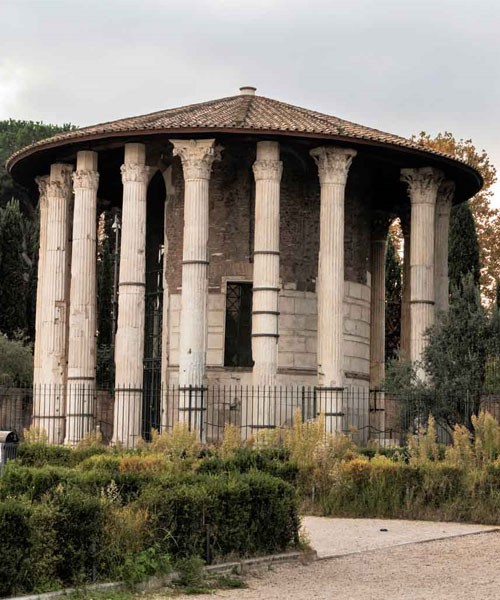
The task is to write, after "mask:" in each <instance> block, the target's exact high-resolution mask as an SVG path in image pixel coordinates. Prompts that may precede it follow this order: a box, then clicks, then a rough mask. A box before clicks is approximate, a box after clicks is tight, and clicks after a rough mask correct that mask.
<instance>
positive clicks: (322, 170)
mask: <svg viewBox="0 0 500 600" xmlns="http://www.w3.org/2000/svg"><path fill="white" fill-rule="evenodd" d="M309 154H310V155H311V156H312V157H313V158H314V161H315V163H316V164H317V165H318V172H319V180H320V183H321V185H323V184H325V183H336V184H338V185H345V183H346V181H347V174H348V173H349V167H350V166H351V163H352V159H353V158H354V157H355V156H356V154H357V152H356V150H352V149H350V148H337V147H334V146H321V147H320V148H314V149H313V150H311V152H310V153H309Z"/></svg>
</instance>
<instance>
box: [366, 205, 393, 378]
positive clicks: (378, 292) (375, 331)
mask: <svg viewBox="0 0 500 600" xmlns="http://www.w3.org/2000/svg"><path fill="white" fill-rule="evenodd" d="M372 223H373V226H372V237H371V252H370V273H371V300H370V387H371V388H372V389H377V388H380V385H381V383H382V381H383V379H384V373H385V255H386V250H387V232H388V227H389V219H388V218H384V217H383V216H377V217H376V218H375V219H372Z"/></svg>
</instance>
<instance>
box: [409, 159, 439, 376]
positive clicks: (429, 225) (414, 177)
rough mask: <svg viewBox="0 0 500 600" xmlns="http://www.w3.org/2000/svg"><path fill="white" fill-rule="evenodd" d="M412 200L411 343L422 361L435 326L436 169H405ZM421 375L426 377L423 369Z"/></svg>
mask: <svg viewBox="0 0 500 600" xmlns="http://www.w3.org/2000/svg"><path fill="white" fill-rule="evenodd" d="M401 179H402V181H404V182H406V183H407V184H408V193H409V196H410V200H411V252H410V255H411V257H410V269H411V274H410V278H411V284H410V285H411V306H410V310H411V343H410V358H411V360H412V361H413V362H415V361H420V360H421V358H422V352H423V350H424V348H425V345H426V339H425V332H426V331H427V329H428V328H429V327H431V326H432V325H433V324H434V314H435V289H434V233H435V213H436V197H437V192H438V188H439V185H440V183H441V181H442V179H443V175H442V173H441V172H440V171H438V170H436V169H434V168H432V167H424V168H420V169H402V170H401ZM418 371H419V376H420V377H421V378H424V377H425V376H424V373H423V370H422V369H419V370H418Z"/></svg>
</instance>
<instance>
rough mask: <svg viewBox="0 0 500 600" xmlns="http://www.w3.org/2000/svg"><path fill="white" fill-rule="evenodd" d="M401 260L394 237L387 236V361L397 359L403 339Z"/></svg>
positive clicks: (390, 234) (391, 235)
mask: <svg viewBox="0 0 500 600" xmlns="http://www.w3.org/2000/svg"><path fill="white" fill-rule="evenodd" d="M401 273H402V269H401V259H400V257H399V254H398V252H397V250H396V245H395V243H394V235H393V234H392V233H390V232H389V235H388V236H387V252H386V255H385V359H386V361H390V360H393V359H395V358H396V357H397V352H398V350H399V342H400V338H401V289H402V288H401Z"/></svg>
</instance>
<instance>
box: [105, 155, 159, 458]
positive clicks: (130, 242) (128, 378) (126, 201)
mask: <svg viewBox="0 0 500 600" xmlns="http://www.w3.org/2000/svg"><path fill="white" fill-rule="evenodd" d="M121 174H122V183H123V206H122V228H121V232H122V235H121V246H120V274H119V284H118V285H119V295H118V327H117V331H116V340H115V410H114V426H113V442H114V443H115V444H117V443H120V444H122V445H124V446H126V447H128V448H131V447H134V446H135V445H136V444H137V441H138V439H139V438H140V437H141V434H142V431H141V428H142V392H143V369H144V367H143V360H144V319H145V287H146V196H147V188H148V183H149V178H150V175H151V168H150V167H147V166H146V147H145V146H144V144H135V143H134V144H132V143H131V144H126V145H125V159H124V164H123V165H122V167H121Z"/></svg>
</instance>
